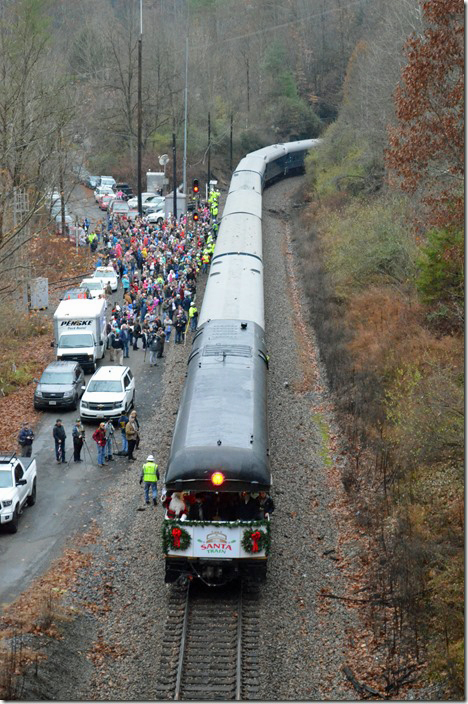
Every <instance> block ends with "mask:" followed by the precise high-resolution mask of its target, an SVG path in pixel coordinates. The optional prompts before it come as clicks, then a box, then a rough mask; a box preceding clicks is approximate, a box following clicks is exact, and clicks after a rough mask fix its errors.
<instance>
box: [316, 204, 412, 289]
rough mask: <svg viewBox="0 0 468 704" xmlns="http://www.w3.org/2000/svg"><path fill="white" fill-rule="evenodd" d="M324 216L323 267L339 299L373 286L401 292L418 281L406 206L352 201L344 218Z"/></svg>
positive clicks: (339, 215)
mask: <svg viewBox="0 0 468 704" xmlns="http://www.w3.org/2000/svg"><path fill="white" fill-rule="evenodd" d="M325 217H326V219H327V221H326V223H325V222H323V223H321V224H322V225H323V231H324V234H323V245H324V252H325V264H326V267H327V270H328V272H329V275H330V277H331V279H332V281H333V284H334V288H335V290H336V293H337V294H338V295H339V296H341V297H343V298H345V299H346V298H349V296H350V295H351V294H352V293H356V292H358V291H362V290H363V289H364V288H366V287H367V286H372V285H382V284H386V285H389V284H391V285H394V286H397V287H400V286H402V285H406V284H408V283H409V282H410V281H411V280H412V279H413V278H414V275H415V271H416V256H417V249H416V245H415V242H414V239H413V237H412V235H411V234H410V232H409V230H408V226H407V223H406V205H405V202H404V201H402V200H399V199H385V200H382V199H381V200H378V201H377V200H375V201H371V202H370V203H369V204H366V205H364V204H361V203H360V202H353V203H352V204H351V205H349V206H348V207H347V208H346V211H345V212H344V213H340V214H331V215H330V214H329V213H327V214H326V216H325Z"/></svg>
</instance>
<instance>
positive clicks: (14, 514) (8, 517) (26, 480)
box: [0, 455, 37, 533]
mask: <svg viewBox="0 0 468 704" xmlns="http://www.w3.org/2000/svg"><path fill="white" fill-rule="evenodd" d="M36 477H37V466H36V460H35V459H34V458H32V457H15V455H13V456H11V455H8V456H4V457H0V525H2V526H3V525H4V526H5V528H6V529H7V531H8V532H9V533H16V531H17V530H18V519H19V517H20V514H21V511H22V509H23V507H24V506H25V505H26V504H27V505H28V506H34V504H35V503H36V481H37V479H36Z"/></svg>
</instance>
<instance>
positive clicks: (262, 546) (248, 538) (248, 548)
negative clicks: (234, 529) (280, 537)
mask: <svg viewBox="0 0 468 704" xmlns="http://www.w3.org/2000/svg"><path fill="white" fill-rule="evenodd" d="M242 547H243V548H244V550H245V552H251V553H256V552H262V551H263V550H264V551H265V554H267V555H268V553H269V551H270V536H269V534H268V533H265V532H264V531H263V530H259V529H258V528H255V527H253V526H252V527H250V528H247V529H246V530H244V534H243V536H242Z"/></svg>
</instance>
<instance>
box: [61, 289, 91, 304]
mask: <svg viewBox="0 0 468 704" xmlns="http://www.w3.org/2000/svg"><path fill="white" fill-rule="evenodd" d="M73 298H86V291H85V290H84V289H79V290H77V291H67V292H66V294H65V295H64V297H63V300H64V301H69V300H71V299H73Z"/></svg>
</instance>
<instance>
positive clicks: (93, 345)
mask: <svg viewBox="0 0 468 704" xmlns="http://www.w3.org/2000/svg"><path fill="white" fill-rule="evenodd" d="M54 337H55V345H56V350H57V359H58V360H62V361H67V360H73V361H76V362H79V364H80V365H81V366H82V367H83V369H84V370H85V371H86V370H88V371H93V372H94V371H95V370H96V362H97V360H98V359H102V358H103V357H104V354H105V351H106V338H107V335H106V301H105V300H104V299H103V298H97V299H88V298H78V299H72V300H68V301H62V302H61V303H60V304H59V306H58V308H57V310H56V311H55V313H54Z"/></svg>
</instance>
